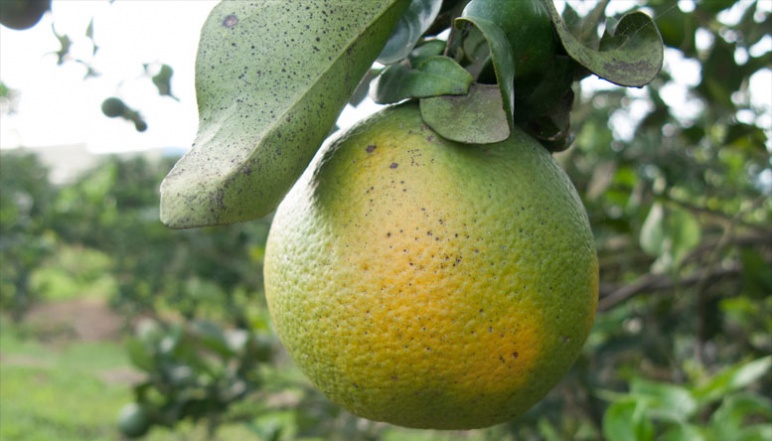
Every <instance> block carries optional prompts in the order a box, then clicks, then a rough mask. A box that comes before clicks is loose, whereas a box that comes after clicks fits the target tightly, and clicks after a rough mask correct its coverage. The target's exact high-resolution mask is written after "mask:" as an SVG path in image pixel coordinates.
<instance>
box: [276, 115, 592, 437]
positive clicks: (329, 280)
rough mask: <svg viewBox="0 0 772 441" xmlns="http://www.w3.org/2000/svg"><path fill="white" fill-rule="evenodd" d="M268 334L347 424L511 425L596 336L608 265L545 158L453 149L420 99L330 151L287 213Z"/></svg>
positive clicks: (498, 149) (280, 213)
mask: <svg viewBox="0 0 772 441" xmlns="http://www.w3.org/2000/svg"><path fill="white" fill-rule="evenodd" d="M265 290H266V296H267V300H268V305H269V308H270V312H271V316H272V319H273V323H274V326H275V327H276V330H277V332H278V334H279V336H280V338H281V340H282V342H283V344H284V346H285V347H286V349H287V351H288V352H289V354H290V355H291V356H292V358H293V360H294V361H295V363H296V364H297V365H298V367H299V368H300V369H301V370H302V371H303V372H305V374H306V375H308V377H309V378H310V379H311V381H312V382H313V384H314V385H315V386H316V387H317V388H318V389H320V390H321V391H322V392H324V393H325V394H326V395H327V397H329V399H330V400H332V401H333V402H335V403H338V404H340V405H341V406H343V407H345V408H346V409H348V410H349V411H351V412H352V413H354V414H356V415H360V416H362V417H365V418H369V419H372V420H377V421H386V422H389V423H392V424H396V425H401V426H406V427H415V428H433V429H470V428H479V427H486V426H490V425H493V424H497V423H501V422H504V421H508V420H510V419H513V418H515V417H516V416H518V415H520V414H522V413H523V412H525V411H526V410H527V409H528V408H530V407H531V406H532V405H533V404H535V403H536V402H538V401H539V400H540V399H541V398H542V397H543V396H544V395H545V394H546V393H547V392H548V391H549V390H550V389H551V388H552V387H553V386H554V385H555V384H556V383H557V382H558V381H559V380H560V379H561V377H562V376H563V375H564V374H565V372H566V371H567V370H568V369H569V367H570V366H571V364H572V363H573V362H574V360H575V359H576V357H577V356H578V355H579V353H580V351H581V348H582V345H583V343H584V341H585V339H586V337H587V334H588V332H589V330H590V327H591V326H592V322H593V318H594V313H595V307H596V304H597V293H598V263H597V258H596V253H595V249H594V245H593V237H592V234H591V231H590V227H589V224H588V220H587V216H586V213H585V211H584V208H583V206H582V203H581V201H580V199H579V197H578V196H577V194H576V192H575V190H574V188H573V186H572V185H571V182H570V181H569V179H568V177H567V176H566V174H565V173H564V172H563V170H562V169H561V168H560V167H559V166H558V165H557V163H556V162H555V161H554V160H553V158H552V157H551V156H550V155H549V153H548V152H547V150H545V149H544V148H543V147H541V146H540V145H539V144H538V143H537V142H536V141H535V140H533V139H531V138H530V137H528V136H527V135H525V134H524V133H522V132H520V131H516V132H514V133H513V135H512V136H511V137H510V138H509V139H508V140H506V141H504V142H500V143H497V144H487V145H466V144H460V143H455V142H451V141H448V140H445V139H443V138H441V137H440V136H438V135H437V134H436V133H434V132H433V131H432V130H431V129H430V128H428V127H427V126H426V125H425V124H424V123H423V122H422V120H421V115H420V112H419V110H418V106H417V105H416V104H414V103H408V104H402V105H398V106H395V107H390V108H387V109H385V110H383V111H381V112H379V113H378V114H376V115H375V116H373V117H371V118H369V119H368V120H366V121H364V122H362V123H360V124H359V125H357V126H356V127H354V128H353V129H352V130H350V131H349V132H348V133H345V134H343V135H342V136H340V137H338V138H337V140H335V141H334V142H331V143H329V144H328V145H327V146H326V147H324V148H323V149H322V150H320V152H319V153H318V154H317V156H316V157H315V159H314V161H313V162H312V163H311V165H310V166H309V168H308V169H307V170H306V171H305V173H304V175H303V176H302V177H301V179H300V180H299V181H298V182H297V183H296V184H295V186H294V187H293V188H292V190H291V191H290V193H289V194H288V195H287V196H286V198H285V199H284V201H283V202H282V203H281V205H280V206H279V208H278V210H277V212H276V214H275V217H274V219H273V223H272V227H271V231H270V234H269V238H268V243H267V249H266V256H265Z"/></svg>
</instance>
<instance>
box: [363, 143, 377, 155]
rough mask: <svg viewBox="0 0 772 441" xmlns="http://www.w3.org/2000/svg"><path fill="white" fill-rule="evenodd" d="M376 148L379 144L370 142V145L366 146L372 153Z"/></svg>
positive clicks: (367, 150) (368, 151)
mask: <svg viewBox="0 0 772 441" xmlns="http://www.w3.org/2000/svg"><path fill="white" fill-rule="evenodd" d="M376 148H377V146H375V145H373V144H370V145H368V146H367V147H365V151H366V152H367V153H372V152H373V151H374V150H375V149H376Z"/></svg>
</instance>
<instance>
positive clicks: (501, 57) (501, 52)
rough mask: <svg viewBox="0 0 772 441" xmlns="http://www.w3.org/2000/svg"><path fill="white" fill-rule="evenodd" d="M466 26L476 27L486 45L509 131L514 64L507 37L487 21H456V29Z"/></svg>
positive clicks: (469, 19) (512, 109)
mask: <svg viewBox="0 0 772 441" xmlns="http://www.w3.org/2000/svg"><path fill="white" fill-rule="evenodd" d="M468 25H472V26H474V27H476V28H477V29H478V30H479V31H480V32H481V33H482V35H483V36H484V37H485V40H486V42H487V43H488V48H489V50H490V59H491V62H492V63H493V69H494V70H495V71H496V81H497V82H498V87H499V91H500V93H501V107H502V108H503V109H504V113H505V115H506V121H507V125H508V126H509V128H510V131H511V130H512V129H513V128H514V124H515V122H514V121H515V120H514V116H513V115H514V111H515V87H514V80H515V62H514V59H513V58H512V48H511V46H510V45H509V41H507V35H506V34H505V33H504V31H503V30H502V29H501V28H500V27H498V26H497V25H496V24H495V23H493V22H492V21H489V20H485V19H482V18H477V17H467V16H463V17H459V18H457V19H456V22H455V26H456V27H457V28H461V27H463V26H468ZM490 142H495V141H490Z"/></svg>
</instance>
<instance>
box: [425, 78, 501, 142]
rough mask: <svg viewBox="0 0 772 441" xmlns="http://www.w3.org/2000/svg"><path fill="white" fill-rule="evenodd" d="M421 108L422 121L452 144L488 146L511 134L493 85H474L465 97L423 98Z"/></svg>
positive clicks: (499, 96)
mask: <svg viewBox="0 0 772 441" xmlns="http://www.w3.org/2000/svg"><path fill="white" fill-rule="evenodd" d="M420 108H421V117H422V118H423V120H424V122H425V123H426V124H427V125H428V126H429V127H431V128H432V129H433V130H434V131H435V132H437V133H438V134H439V135H440V136H442V137H443V138H447V139H450V140H452V141H457V142H463V143H466V144H489V143H494V142H500V141H503V140H505V139H507V138H509V135H510V133H511V132H510V129H509V124H508V121H507V115H506V114H505V113H504V110H503V108H502V105H501V94H500V92H499V87H498V86H496V85H485V84H473V85H472V86H471V87H470V88H469V93H468V94H467V95H461V96H447V95H446V96H437V97H431V98H423V99H421V101H420Z"/></svg>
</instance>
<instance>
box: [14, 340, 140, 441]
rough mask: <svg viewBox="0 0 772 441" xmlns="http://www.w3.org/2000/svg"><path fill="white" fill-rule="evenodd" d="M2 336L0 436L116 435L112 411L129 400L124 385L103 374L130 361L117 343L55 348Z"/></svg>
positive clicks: (22, 439)
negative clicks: (0, 422) (110, 379)
mask: <svg viewBox="0 0 772 441" xmlns="http://www.w3.org/2000/svg"><path fill="white" fill-rule="evenodd" d="M2 331H3V332H2V336H1V337H0V351H1V352H0V353H2V362H0V400H1V401H2V405H0V421H2V422H3V424H0V439H2V440H4V441H5V440H8V441H11V440H14V441H38V440H40V441H43V440H73V441H75V440H77V441H83V440H115V439H118V438H117V437H116V436H115V426H114V424H115V423H114V421H115V415H116V413H117V411H118V409H120V407H121V406H123V404H124V403H126V402H128V401H129V400H130V399H131V391H130V389H129V387H128V386H127V385H126V384H121V383H112V382H108V381H106V380H105V379H104V377H105V376H107V375H108V374H109V373H110V370H113V369H125V368H127V367H128V361H127V359H126V356H125V354H124V352H123V349H122V348H121V347H120V346H119V345H117V344H115V343H82V344H74V345H69V346H64V347H59V348H56V347H54V348H51V347H46V346H43V345H41V344H38V343H35V342H33V341H23V340H19V339H18V338H17V337H16V335H15V332H14V331H13V330H12V329H9V327H8V326H2Z"/></svg>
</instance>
